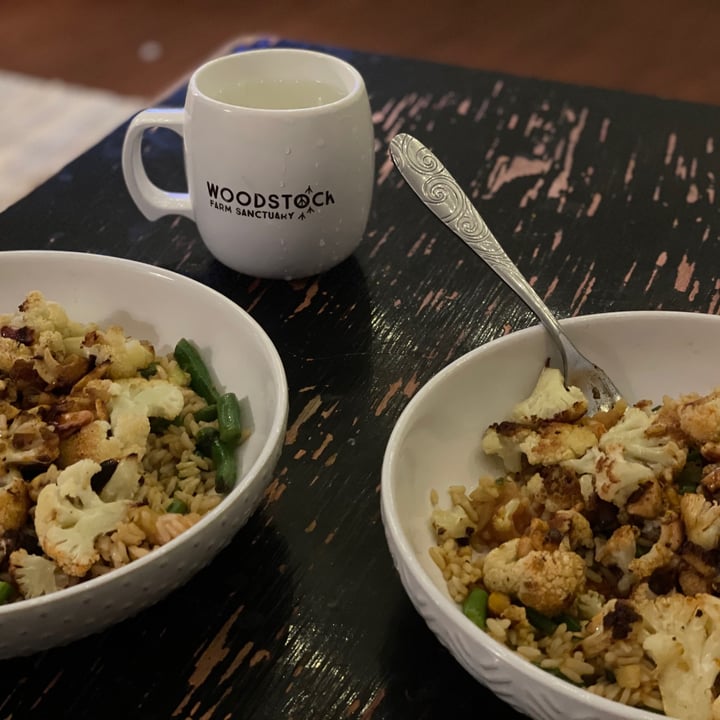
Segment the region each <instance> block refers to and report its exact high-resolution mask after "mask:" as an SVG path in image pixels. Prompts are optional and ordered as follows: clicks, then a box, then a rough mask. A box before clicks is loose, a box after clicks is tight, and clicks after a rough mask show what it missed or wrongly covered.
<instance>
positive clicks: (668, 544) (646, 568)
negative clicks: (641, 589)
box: [628, 511, 684, 580]
mask: <svg viewBox="0 0 720 720" xmlns="http://www.w3.org/2000/svg"><path fill="white" fill-rule="evenodd" d="M683 539H684V537H683V527H682V523H681V522H680V518H679V517H678V516H677V513H674V512H672V511H668V512H666V513H665V515H664V516H663V518H662V521H661V525H660V537H659V538H658V540H657V542H656V543H655V544H654V545H653V546H652V547H651V548H650V550H648V552H646V553H645V554H644V555H641V556H640V557H638V558H635V559H634V560H633V561H632V562H631V563H630V565H629V566H628V567H629V570H630V572H631V573H633V575H635V576H636V577H637V578H639V579H641V580H642V579H644V578H648V577H650V575H652V573H653V572H654V571H655V570H658V569H659V568H661V567H665V566H666V565H669V564H671V563H672V562H673V561H674V560H675V557H676V553H677V551H678V550H679V549H680V546H681V545H682V543H683Z"/></svg>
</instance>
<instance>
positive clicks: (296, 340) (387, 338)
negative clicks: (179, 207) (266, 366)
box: [0, 42, 720, 720]
mask: <svg viewBox="0 0 720 720" xmlns="http://www.w3.org/2000/svg"><path fill="white" fill-rule="evenodd" d="M256 44H257V45H262V44H264V43H262V42H258V43H256ZM282 44H287V45H292V44H293V43H282ZM328 52H332V53H335V54H338V55H341V56H342V57H344V58H345V59H347V60H349V61H350V62H351V63H353V64H354V65H355V66H356V67H357V68H358V69H359V70H360V71H361V73H362V74H363V75H364V77H365V80H366V83H367V87H368V91H369V94H370V100H371V104H372V107H373V110H374V121H375V128H376V137H377V185H376V191H375V196H374V201H373V207H372V212H371V217H370V222H369V226H368V229H367V233H366V237H365V239H364V241H363V243H362V245H361V247H360V248H359V249H358V251H357V252H356V253H355V255H354V256H353V257H352V258H351V259H349V260H347V261H346V262H344V263H343V264H342V265H340V266H339V267H337V268H335V269H334V270H332V271H330V272H328V273H326V274H324V275H322V276H320V277H315V278H309V279H307V280H302V281H296V282H281V281H261V280H257V279H255V278H251V277H245V276H242V275H238V274H236V273H234V272H232V271H230V270H228V269H226V268H224V267H223V266H221V265H220V264H219V263H218V262H216V261H215V260H213V259H212V258H211V256H210V255H209V253H208V252H207V251H206V249H205V247H204V246H203V244H202V242H201V241H200V239H199V237H198V234H197V232H196V229H195V226H194V225H193V224H192V223H191V222H189V221H186V220H184V219H176V218H165V219H162V220H160V221H158V222H155V223H150V222H147V221H146V220H145V219H144V218H143V217H142V216H141V215H140V213H139V212H138V211H137V209H136V208H135V206H134V205H133V204H132V201H131V200H130V198H129V196H128V194H127V192H126V190H125V187H124V184H123V180H122V173H121V170H120V149H121V145H122V139H123V133H124V127H121V128H119V129H118V130H117V131H116V132H114V133H112V134H111V135H110V136H109V137H108V138H107V139H105V140H104V141H103V142H101V143H100V144H99V145H97V146H96V147H94V148H93V149H91V150H90V151H89V152H87V153H86V154H84V155H83V156H81V157H79V158H78V159H77V160H76V161H74V162H73V163H71V164H70V165H69V166H68V167H66V168H65V169H64V170H62V171H61V172H60V173H58V174H57V175H56V176H55V177H53V178H52V179H51V180H50V181H48V182H47V183H46V184H45V185H43V186H42V187H40V188H39V189H38V190H36V191H35V192H33V193H32V194H31V195H30V196H28V197H27V198H25V199H23V200H22V201H20V202H19V203H17V204H16V205H14V206H12V207H11V208H9V209H8V210H7V211H6V212H5V213H3V214H2V215H0V248H2V249H3V250H11V249H29V248H35V249H55V250H58V251H62V250H81V251H88V252H96V253H102V254H105V255H113V256H118V257H126V258H132V259H134V260H140V261H144V262H147V263H152V264H155V265H159V266H162V267H166V268H169V269H172V270H176V271H178V272H180V273H184V274H186V275H188V276H191V277H193V278H195V279H197V280H200V281H201V282H204V283H206V284H207V285H210V286H212V287H213V288H215V289H217V290H219V291H220V292H222V293H224V294H225V295H227V296H228V297H230V298H231V299H232V300H234V301H235V302H237V303H238V304H239V305H240V306H241V307H243V308H245V309H247V310H248V311H249V312H250V313H251V314H252V315H253V316H254V317H255V318H256V319H257V320H258V321H259V322H260V323H261V324H262V325H263V327H264V328H265V329H266V330H267V332H268V333H269V335H270V336H271V338H272V339H273V341H274V342H275V344H276V345H277V347H278V349H279V351H280V354H281V356H282V358H283V361H284V363H285V367H286V370H287V375H288V381H289V386H290V419H289V428H288V433H287V439H286V446H285V449H284V453H283V455H282V458H281V460H280V463H279V465H278V467H277V471H276V473H275V476H274V480H273V482H272V485H271V487H270V488H269V491H268V493H267V497H266V501H265V502H264V504H263V506H262V507H261V508H260V509H259V510H258V512H257V513H256V514H255V515H254V516H253V517H252V518H251V520H250V522H249V523H248V524H247V526H246V527H245V528H244V529H242V530H241V531H240V532H239V533H238V534H237V536H236V538H235V540H234V541H233V542H232V544H231V545H230V546H229V547H228V548H227V549H226V550H225V551H223V552H222V553H221V555H219V556H218V557H217V559H216V560H215V561H214V562H213V563H212V564H211V565H210V566H209V567H207V568H206V569H205V570H204V571H202V572H201V573H200V574H199V575H197V576H196V577H195V578H194V579H193V580H192V581H191V582H189V583H188V584H187V585H186V586H185V587H184V588H182V589H181V590H179V591H177V592H175V593H174V594H173V595H171V596H170V597H168V598H167V599H166V600H165V601H163V602H161V603H160V604H158V605H156V606H154V607H153V608H151V609H149V610H146V611H144V612H142V613H141V614H139V615H137V616H135V617H134V618H131V619H129V620H127V621H125V622H123V623H121V624H120V625H117V626H115V627H113V628H111V629H110V630H107V631H106V632H104V633H102V634H100V635H96V636H93V637H89V638H86V639H84V640H80V641H77V642H75V643H73V644H71V645H69V646H66V647H63V648H57V649H54V650H50V651H47V652H43V653H40V654H37V655H35V656H32V657H25V658H19V659H14V660H5V661H3V662H0V717H2V718H8V719H9V718H13V719H14V720H17V719H20V718H60V717H72V718H73V720H83V719H85V718H87V719H88V720H90V719H92V720H96V719H97V718H115V717H118V718H127V717H131V718H136V719H138V720H144V719H155V718H162V719H165V718H197V719H203V720H204V719H207V718H219V719H225V718H247V719H253V720H259V719H261V718H262V719H273V720H274V719H275V718H278V719H279V718H295V719H297V720H306V719H309V718H349V719H357V720H370V719H371V718H372V720H381V719H383V720H385V719H387V720H390V719H392V720H398V719H404V718H407V719H413V720H417V719H419V718H435V717H473V716H476V715H478V714H482V715H483V716H484V717H493V718H512V717H517V713H515V712H514V711H513V710H511V709H510V708H509V707H507V706H505V705H503V704H502V703H500V702H499V701H498V700H496V699H495V698H494V696H493V695H492V694H491V693H490V692H488V691H487V690H485V689H484V688H483V687H482V686H480V685H479V684H477V683H476V682H474V681H473V680H472V679H471V678H470V677H469V676H468V675H467V674H466V673H465V672H464V671H463V670H462V669H461V668H460V666H459V665H458V664H456V662H455V661H454V660H453V658H452V657H451V656H450V655H449V654H448V653H447V652H446V651H445V650H444V649H443V647H442V646H441V645H440V644H439V643H438V642H437V641H436V639H435V637H434V636H433V635H432V634H431V633H430V631H429V630H428V629H427V628H426V626H425V625H424V623H423V621H422V620H421V619H420V617H419V616H418V615H417V614H416V612H415V611H414V609H413V607H412V605H411V604H410V602H409V600H408V599H407V598H406V596H405V594H404V592H403V590H402V587H401V585H400V582H399V580H398V578H397V576H396V573H395V571H394V568H393V565H392V561H391V558H390V556H389V553H388V550H387V546H386V544H385V539H384V534H383V528H382V524H381V521H380V513H379V483H380V466H381V461H382V457H383V452H384V449H385V443H386V441H387V438H388V436H389V434H390V431H391V429H392V426H393V423H394V422H395V421H396V419H397V417H398V415H399V414H400V412H401V411H402V410H403V408H404V407H405V405H406V404H407V403H408V401H409V399H410V398H411V397H412V396H413V394H414V393H415V392H416V390H417V389H418V388H419V387H420V386H422V385H423V384H424V383H425V382H426V381H427V380H428V379H429V378H430V377H431V376H432V375H433V374H434V373H436V372H437V371H438V370H440V369H441V368H442V367H443V366H444V365H446V364H447V363H448V362H449V361H451V360H453V359H455V358H457V357H458V356H459V355H461V354H462V353H464V352H466V351H468V350H470V349H472V348H474V347H476V346H477V345H478V344H480V343H483V342H486V341H488V340H490V339H492V338H495V337H497V336H499V335H501V334H503V333H505V332H508V331H509V330H515V329H519V328H521V327H525V326H528V325H530V324H534V322H535V320H534V317H533V316H532V315H530V313H529V312H528V311H527V310H526V309H525V308H524V307H523V306H522V305H521V304H520V303H519V301H517V300H516V299H515V297H514V296H513V295H512V294H511V293H510V291H508V290H507V289H506V288H505V287H504V286H503V285H502V284H501V283H500V282H499V281H498V280H497V279H496V278H495V276H494V275H492V273H491V272H490V271H489V270H487V269H486V267H485V266H484V265H483V264H482V263H481V261H480V260H478V259H476V258H475V256H474V255H472V253H470V251H468V250H467V249H466V248H465V247H464V246H462V245H461V244H460V243H459V242H458V241H456V240H455V239H454V238H453V237H452V236H450V235H449V233H448V232H447V231H446V230H445V229H444V228H443V227H442V226H441V225H440V224H439V222H438V221H437V220H436V219H435V218H434V217H432V216H431V215H430V214H429V213H427V212H426V211H425V210H424V209H423V208H422V206H421V205H420V203H419V201H418V200H417V199H416V198H415V196H414V195H413V194H412V192H411V191H410V190H409V189H408V188H407V187H406V186H405V185H404V184H403V183H402V182H401V180H400V178H399V176H398V174H397V173H396V172H395V171H394V170H393V168H392V167H391V165H390V163H389V162H388V160H387V142H388V140H389V139H390V138H391V137H392V136H393V135H394V134H395V133H396V132H398V131H406V132H411V133H413V134H415V135H416V136H417V137H419V138H420V139H421V140H423V141H424V142H425V143H426V144H428V145H429V146H430V147H431V148H432V149H434V150H435V152H436V153H437V154H438V155H439V156H440V157H441V158H442V159H443V160H444V162H445V164H446V165H447V166H448V168H449V169H450V170H451V171H452V172H453V173H454V174H455V175H456V176H457V177H458V179H459V180H460V182H461V183H462V184H463V185H464V186H465V187H466V188H467V189H468V190H469V191H470V192H471V193H472V195H473V197H474V198H475V200H476V202H477V204H478V206H479V208H480V210H481V212H482V213H483V215H484V216H485V218H486V220H487V221H488V223H489V225H490V227H491V228H493V229H494V231H495V234H496V235H497V236H498V237H499V238H500V239H501V240H502V242H503V243H504V245H505V248H506V250H507V252H508V254H509V255H510V256H511V257H512V258H513V259H514V260H515V261H516V262H517V263H518V264H519V266H520V269H521V270H522V271H523V272H524V273H525V274H526V275H527V276H528V277H529V278H531V279H532V282H533V284H534V286H535V288H536V289H537V290H538V291H539V293H540V295H541V296H543V297H545V298H546V300H547V302H548V304H549V305H550V306H551V308H552V309H554V310H555V311H556V312H557V314H558V315H560V316H567V315H576V314H588V313H595V312H603V311H608V310H627V309H641V308H642V309H655V308H665V309H675V310H692V311H697V312H704V313H717V312H718V311H719V310H720V278H719V274H718V272H717V268H718V267H719V266H720V259H719V250H720V248H719V247H718V246H719V244H718V234H719V233H720V217H719V216H718V197H717V187H716V183H717V177H718V175H719V174H720V154H719V153H720V137H719V134H720V108H716V107H709V106H708V107H705V106H699V105H690V104H683V103H678V102H668V101H662V100H658V99H655V98H650V97H641V96H633V95H627V94H621V93H612V92H606V91H599V90H595V89H590V88H584V87H575V86H568V85H561V84H555V83H549V82H541V81H538V80H534V79H527V78H517V77H509V76H500V75H497V74H492V73H484V72H478V71H473V70H466V69H462V68H456V67H448V66H442V65H437V64H430V63H422V62H417V61H406V60H403V59H399V58H393V57H385V56H377V55H368V54H363V53H357V52H349V51H344V50H337V49H328ZM183 94H184V91H183V90H182V89H181V90H179V91H178V92H176V93H175V94H173V95H172V96H171V97H169V98H168V100H167V102H168V104H170V105H181V104H182V101H183ZM148 163H149V165H150V168H151V173H152V175H153V177H155V178H156V180H157V181H158V183H161V184H163V185H164V186H166V187H169V188H170V189H182V187H183V184H184V180H183V170H182V163H181V160H180V145H179V141H178V139H177V138H176V137H175V136H171V135H170V134H164V133H163V132H157V133H156V134H155V135H154V136H153V137H152V138H151V139H150V142H149V147H148ZM0 261H1V260H0ZM638 342H642V338H638ZM671 342H672V338H668V343H671ZM648 360H649V361H650V362H651V361H652V358H649V359H648Z"/></svg>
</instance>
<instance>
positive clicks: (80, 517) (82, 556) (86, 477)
mask: <svg viewBox="0 0 720 720" xmlns="http://www.w3.org/2000/svg"><path fill="white" fill-rule="evenodd" d="M99 470H100V465H99V464H98V463H96V462H94V461H92V460H79V461H78V462H76V463H75V464H74V465H71V466H70V467H67V468H65V469H64V470H63V471H62V472H61V473H60V474H59V475H58V478H57V482H56V483H51V484H50V485H47V486H45V487H44V488H43V489H42V490H41V491H40V494H39V495H38V499H37V506H36V508H35V531H36V533H37V536H38V541H39V542H40V546H41V547H42V549H43V551H44V552H45V554H46V555H47V556H48V557H50V558H52V559H53V560H54V561H55V562H56V563H57V565H58V566H59V567H60V568H61V569H62V570H63V571H64V572H66V573H67V574H68V575H72V576H75V577H82V576H83V575H85V574H86V573H87V572H88V570H90V568H91V567H92V566H93V564H94V563H95V562H97V560H98V558H99V554H98V551H97V550H96V549H95V540H96V538H97V537H98V536H99V535H103V534H105V533H109V532H111V531H113V530H115V529H116V528H117V526H118V524H119V523H121V522H122V521H124V520H125V519H126V518H127V515H128V511H129V507H130V502H128V501H127V500H116V501H113V502H103V501H102V500H101V499H100V497H99V496H98V495H97V494H96V493H95V492H94V491H93V489H92V486H91V480H92V477H93V475H95V474H96V473H97V472H99Z"/></svg>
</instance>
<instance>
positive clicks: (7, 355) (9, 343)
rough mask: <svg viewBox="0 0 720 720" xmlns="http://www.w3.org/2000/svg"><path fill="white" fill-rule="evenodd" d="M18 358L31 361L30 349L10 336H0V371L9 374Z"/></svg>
mask: <svg viewBox="0 0 720 720" xmlns="http://www.w3.org/2000/svg"><path fill="white" fill-rule="evenodd" d="M18 360H26V361H28V362H31V361H32V350H31V349H30V348H29V347H28V346H27V345H24V344H23V343H21V342H18V341H17V340H14V339H13V338H11V337H0V372H1V373H2V374H3V375H9V374H10V373H11V372H12V369H13V366H14V365H15V363H16V362H17V361H18Z"/></svg>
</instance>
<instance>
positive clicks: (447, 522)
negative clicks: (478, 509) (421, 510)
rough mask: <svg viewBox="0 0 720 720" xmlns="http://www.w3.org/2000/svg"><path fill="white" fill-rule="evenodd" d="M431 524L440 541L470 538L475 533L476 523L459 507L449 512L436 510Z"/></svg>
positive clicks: (455, 506)
mask: <svg viewBox="0 0 720 720" xmlns="http://www.w3.org/2000/svg"><path fill="white" fill-rule="evenodd" d="M431 522H432V526H433V530H434V531H435V535H436V536H437V538H438V540H440V541H443V540H447V539H449V538H453V539H455V540H457V539H459V538H469V537H470V536H471V535H472V534H473V532H475V523H474V522H473V521H472V520H471V519H470V518H469V517H468V515H467V513H466V512H465V510H463V508H461V507H460V506H459V505H454V506H453V507H452V508H450V509H448V510H444V509H442V508H435V509H434V510H433V512H432V517H431Z"/></svg>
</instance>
